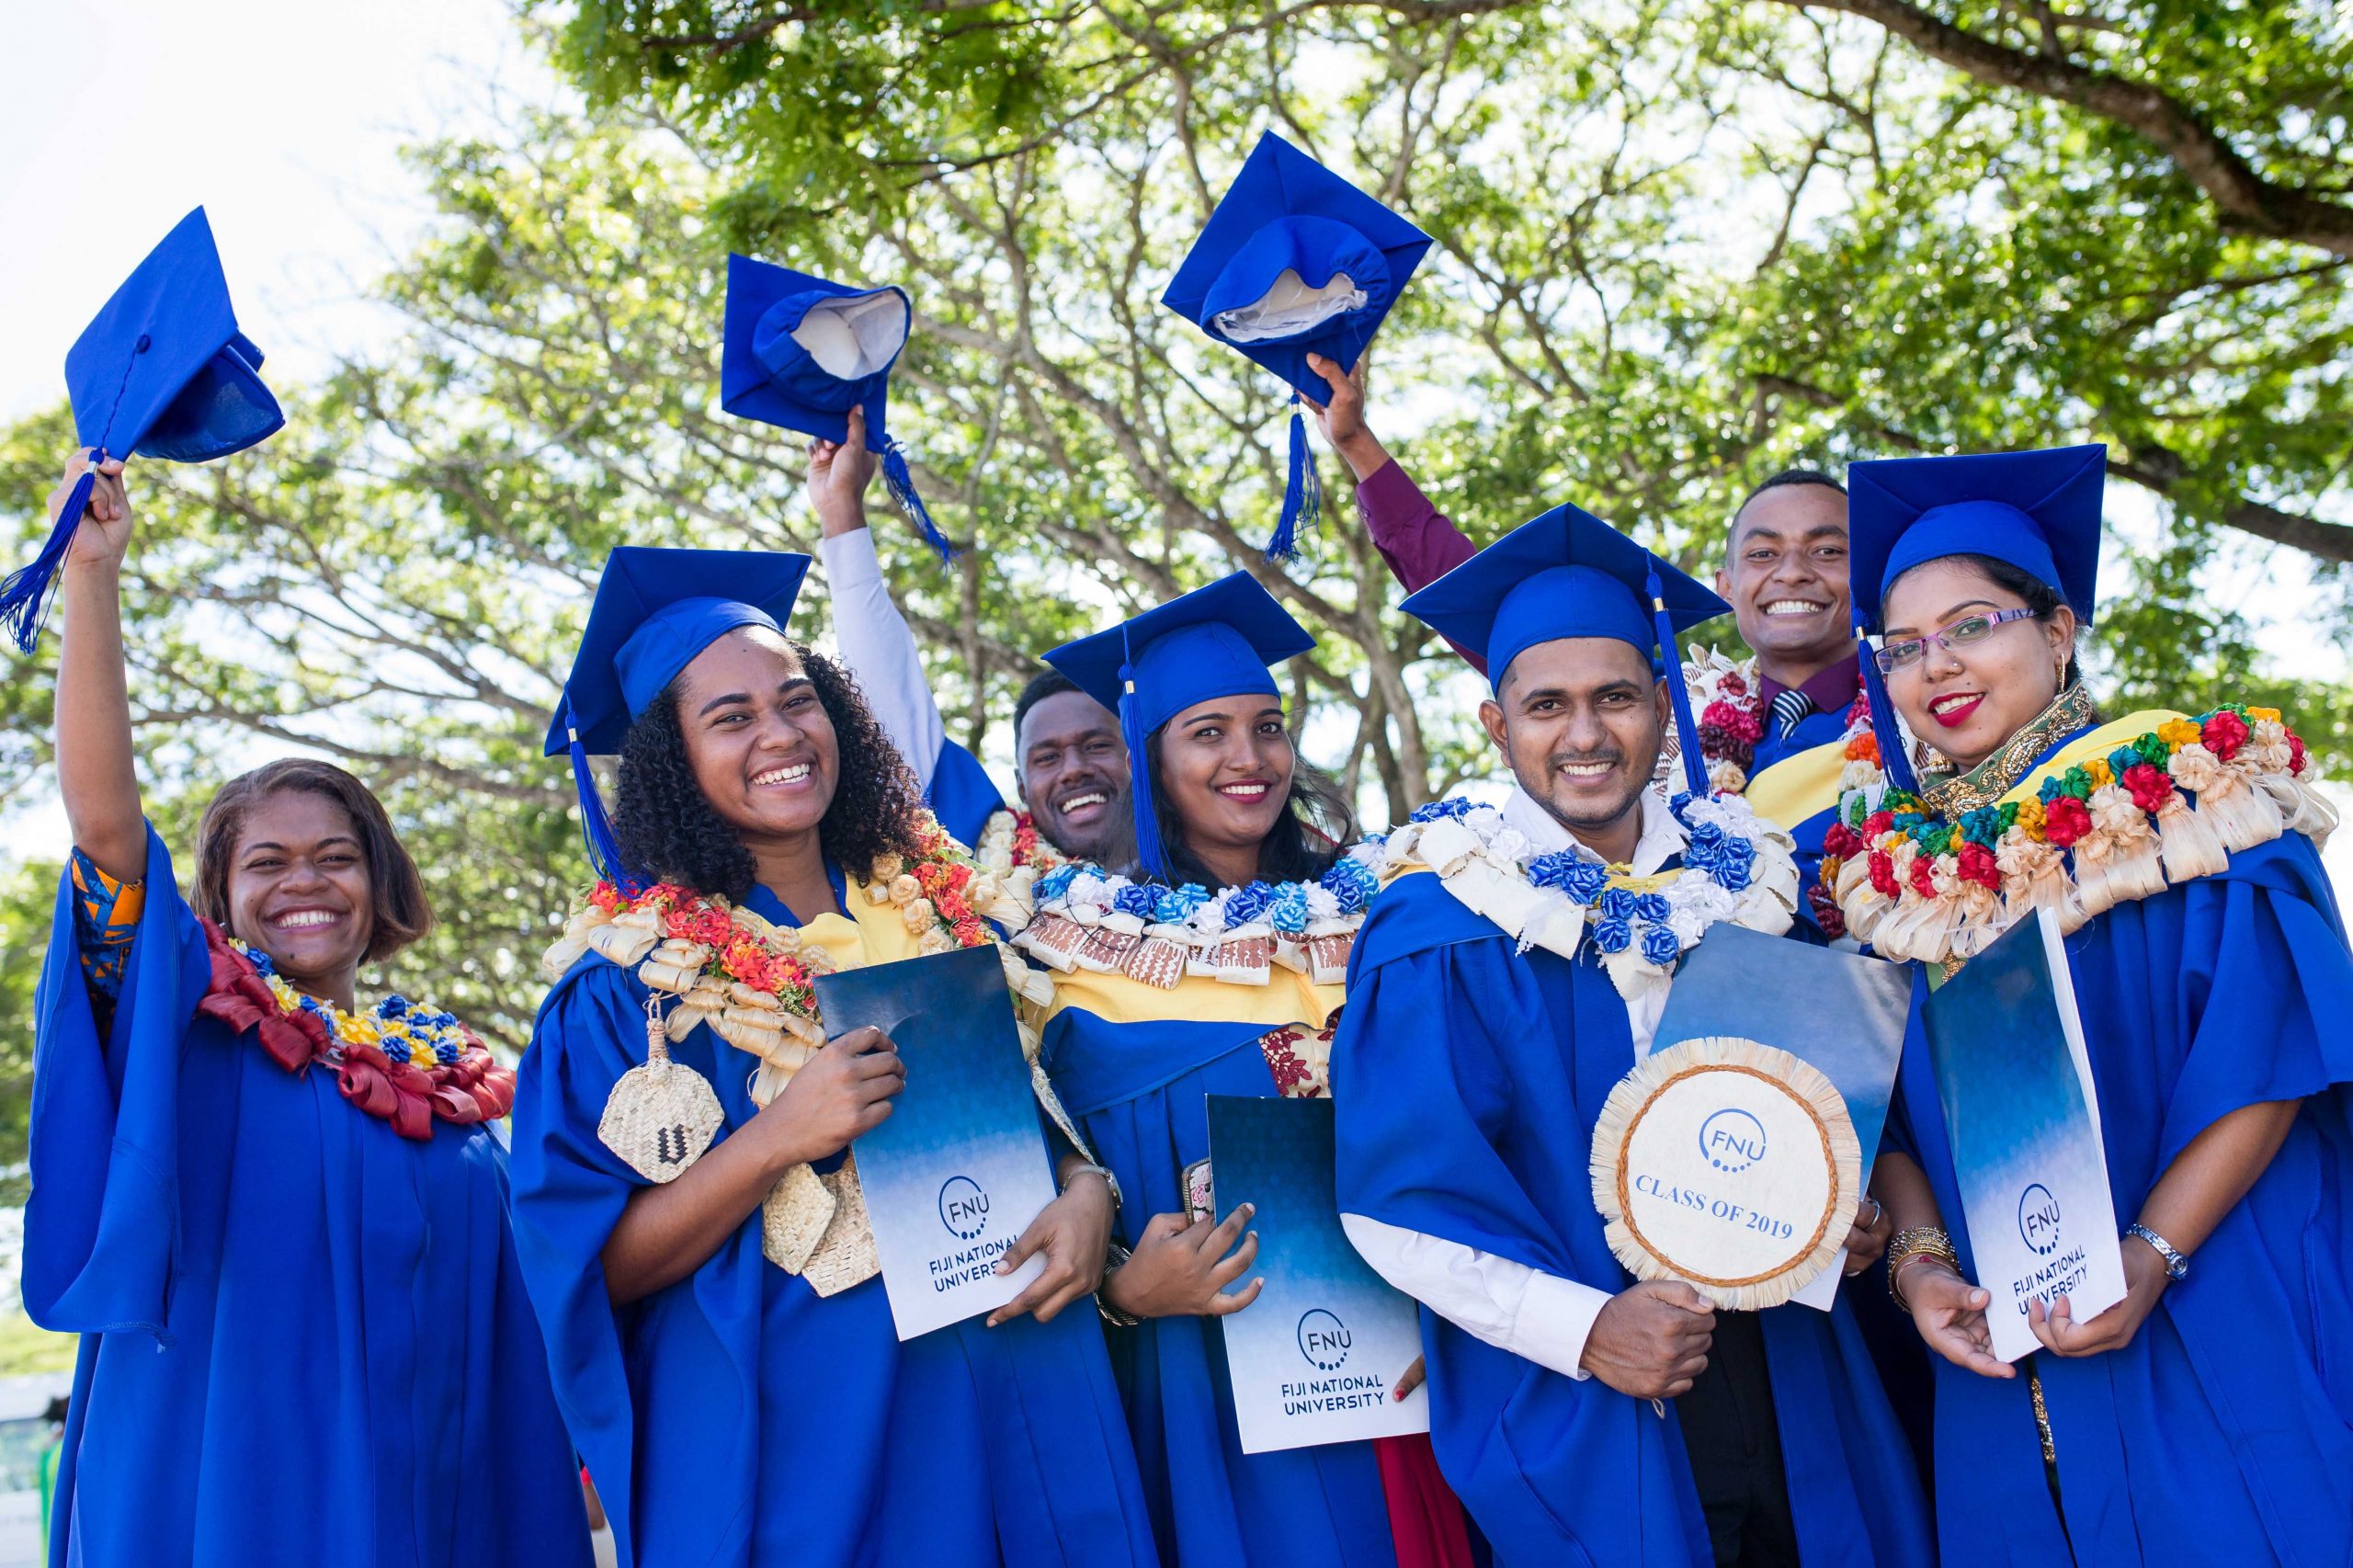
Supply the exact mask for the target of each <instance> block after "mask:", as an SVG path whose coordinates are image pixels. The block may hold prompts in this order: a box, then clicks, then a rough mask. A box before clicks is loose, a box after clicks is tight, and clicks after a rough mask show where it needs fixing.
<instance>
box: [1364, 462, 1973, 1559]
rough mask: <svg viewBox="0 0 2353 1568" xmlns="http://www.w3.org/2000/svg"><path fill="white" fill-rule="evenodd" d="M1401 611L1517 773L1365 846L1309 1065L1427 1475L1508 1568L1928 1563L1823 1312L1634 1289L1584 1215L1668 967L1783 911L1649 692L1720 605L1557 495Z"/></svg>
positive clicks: (1761, 836)
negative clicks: (1338, 1016)
mask: <svg viewBox="0 0 2353 1568" xmlns="http://www.w3.org/2000/svg"><path fill="white" fill-rule="evenodd" d="M1404 608H1406V610H1407V611H1409V612H1410V613H1412V614H1414V615H1415V616H1418V617H1419V618H1420V619H1423V620H1424V621H1425V622H1427V624H1428V625H1429V626H1430V627H1431V628H1432V629H1434V630H1436V631H1438V632H1440V633H1441V634H1443V635H1444V636H1446V637H1448V638H1449V639H1450V640H1451V641H1452V642H1455V643H1456V644H1457V645H1459V646H1461V647H1464V648H1467V649H1469V650H1472V652H1474V653H1478V654H1479V655H1481V656H1482V657H1483V658H1484V660H1485V661H1486V667H1487V669H1488V671H1489V672H1490V675H1491V677H1492V680H1493V694H1494V695H1493V697H1492V699H1490V700H1489V701H1487V702H1485V703H1483V705H1482V706H1481V709H1480V719H1481V722H1482V723H1483V725H1484V727H1485V728H1486V730H1487V733H1488V735H1489V737H1490V738H1491V739H1492V740H1493V741H1494V743H1495V746H1496V748H1497V749H1498V750H1499V751H1500V752H1501V753H1502V754H1503V756H1504V757H1505V759H1506V761H1507V762H1508V763H1509V764H1510V767H1511V769H1512V773H1513V776H1514V778H1515V780H1516V784H1515V788H1514V790H1513V791H1512V793H1511V795H1510V797H1509V798H1508V800H1507V801H1506V802H1505V803H1504V804H1503V805H1502V807H1501V808H1500V809H1498V808H1495V807H1491V806H1473V805H1472V804H1471V803H1470V802H1469V801H1464V800H1459V799H1458V800H1452V801H1439V802H1436V803H1435V804H1433V805H1431V806H1428V807H1425V808H1423V809H1421V810H1420V811H1417V812H1415V816H1414V820H1413V821H1412V822H1411V823H1409V824H1406V825H1405V826H1404V827H1403V828H1400V829H1399V830H1398V831H1397V832H1396V833H1395V834H1392V835H1391V837H1390V839H1389V841H1388V843H1387V845H1386V846H1385V847H1384V874H1385V875H1386V876H1388V877H1389V878H1390V879H1391V880H1390V881H1387V883H1386V885H1385V886H1384V887H1383V888H1382V890H1381V892H1380V893H1379V894H1378V895H1377V896H1376V898H1375V900H1374V903H1373V909H1372V913H1371V915H1370V918H1369V919H1368V920H1367V921H1366V923H1365V926H1364V930H1363V932H1362V934H1361V935H1360V937H1358V945H1357V951H1356V954H1355V960H1354V962H1353V964H1352V966H1351V968H1350V971H1349V976H1348V1008H1347V1014H1346V1016H1345V1017H1343V1019H1342V1021H1341V1024H1340V1027H1339V1031H1338V1038H1337V1040H1336V1043H1335V1048H1334V1052H1333V1061H1332V1074H1333V1087H1334V1096H1333V1097H1334V1100H1335V1102H1336V1107H1337V1113H1338V1140H1339V1142H1338V1186H1339V1199H1340V1207H1341V1209H1342V1210H1343V1223H1344V1224H1345V1225H1346V1227H1347V1232H1348V1235H1349V1238H1350V1240H1351V1241H1353V1242H1354V1243H1355V1244H1356V1246H1357V1249H1358V1252H1360V1253H1361V1254H1363V1256H1364V1257H1365V1259H1366V1261H1367V1262H1369V1263H1370V1264H1371V1265H1372V1266H1373V1267H1374V1268H1375V1269H1377V1270H1378V1271H1380V1273H1381V1275H1382V1276H1383V1277H1384V1278H1387V1279H1388V1280H1389V1282H1390V1283H1391V1284H1392V1285H1394V1286H1396V1287H1397V1288H1398V1289H1400V1290H1404V1291H1405V1292H1406V1293H1408V1294H1409V1295H1412V1296H1414V1297H1415V1298H1416V1299H1417V1300H1419V1301H1421V1302H1422V1303H1423V1308H1424V1311H1423V1314H1422V1324H1423V1341H1424V1346H1425V1348H1426V1350H1427V1358H1428V1363H1429V1386H1430V1410H1431V1437H1432V1439H1433V1442H1434V1443H1435V1445H1436V1449H1437V1454H1438V1463H1439V1465H1440V1467H1441V1469H1442V1470H1443V1471H1445V1474H1446V1477H1447V1480H1448V1481H1449V1483H1452V1485H1453V1487H1454V1489H1455V1491H1456V1492H1457V1493H1458V1494H1460V1495H1461V1498H1462V1500H1463V1503H1464V1504H1465V1506H1467V1507H1468V1508H1469V1509H1470V1511H1471V1514H1472V1517H1473V1519H1474V1520H1475V1521H1476V1522H1477V1524H1478V1526H1479V1528H1480V1529H1481V1530H1482V1531H1483V1532H1484V1533H1485V1535H1486V1537H1487V1539H1488V1540H1489V1541H1490V1542H1492V1543H1493V1545H1494V1547H1495V1555H1496V1559H1497V1561H1498V1562H1503V1563H1506V1564H1509V1565H1512V1568H1523V1565H1536V1564H1552V1563H1559V1562H1597V1563H1611V1564H1620V1563H1625V1564H1635V1563H1640V1564H1684V1565H1697V1564H1705V1563H1708V1562H1757V1563H1780V1562H1805V1563H1808V1564H1816V1563H1856V1564H1860V1563H1873V1564H1913V1563H1926V1562H1929V1561H1931V1553H1930V1547H1929V1542H1928V1537H1927V1519H1926V1511H1925V1507H1924V1506H1923V1503H1922V1499H1921V1495H1920V1491H1919V1485H1918V1481H1917V1477H1916V1475H1915V1473H1914V1470H1913V1466H1912V1462H1911V1459H1910V1456H1909V1454H1908V1452H1907V1450H1906V1449H1905V1446H1904V1440H1903V1438H1902V1436H1901V1435H1900V1432H1899V1431H1898V1429H1897V1427H1896V1425H1895V1419H1894V1415H1893V1412H1892V1411H1891V1410H1890V1408H1889V1406H1888V1403H1887V1401H1886V1398H1885V1396H1884V1395H1883V1394H1882V1393H1881V1390H1880V1387H1879V1384H1878V1382H1877V1380H1876V1377H1875V1375H1874V1373H1873V1370H1872V1367H1871V1362H1870V1357H1869V1355H1868V1354H1867V1352H1866V1350H1865V1348H1864V1346H1863V1343H1862V1340H1861V1337H1860V1335H1859V1333H1858V1332H1857V1330H1856V1327H1855V1324H1854V1322H1853V1319H1852V1317H1851V1315H1850V1312H1849V1310H1848V1307H1847V1302H1846V1301H1845V1300H1844V1299H1843V1298H1841V1299H1840V1300H1839V1301H1838V1302H1837V1304H1836V1307H1835V1309H1834V1310H1833V1311H1832V1312H1828V1313H1823V1312H1815V1311H1814V1310H1813V1309H1812V1308H1810V1307H1805V1306H1801V1305H1795V1304H1791V1305H1784V1306H1779V1307H1775V1308H1771V1309H1769V1310H1767V1311H1764V1312H1754V1313H1744V1312H1711V1310H1710V1308H1709V1305H1708V1302H1707V1301H1706V1300H1705V1299H1703V1298H1702V1297H1701V1296H1700V1295H1699V1293H1698V1292H1697V1291H1695V1290H1692V1289H1691V1288H1690V1287H1689V1286H1688V1285H1686V1284H1683V1283H1681V1282H1679V1281H1656V1282H1645V1283H1636V1282H1634V1281H1633V1280H1632V1279H1631V1278H1630V1277H1629V1276H1628V1275H1627V1273H1626V1271H1625V1270H1624V1269H1623V1268H1622V1267H1620V1265H1619V1262H1618V1259H1617V1258H1616V1257H1615V1256H1613V1255H1612V1253H1611V1251H1610V1249H1609V1246H1608V1241H1607V1239H1606V1235H1605V1226H1604V1221H1603V1219H1602V1216H1601V1215H1600V1213H1599V1212H1598V1211H1597V1209H1596V1207H1595V1204H1594V1199H1593V1182H1592V1176H1591V1174H1590V1167H1589V1162H1590V1159H1591V1151H1592V1145H1593V1134H1594V1129H1595V1125H1596V1123H1597V1120H1598V1119H1599V1118H1600V1116H1601V1114H1602V1110H1603V1107H1604V1104H1605V1102H1606V1101H1607V1100H1608V1096H1609V1093H1610V1091H1611V1089H1612V1088H1613V1087H1615V1086H1616V1085H1618V1084H1619V1082H1620V1080H1621V1079H1622V1078H1624V1077H1625V1075H1626V1074H1627V1073H1628V1072H1629V1071H1630V1070H1631V1069H1632V1068H1633V1067H1634V1065H1635V1064H1636V1063H1637V1062H1639V1061H1640V1060H1641V1059H1642V1057H1643V1055H1645V1054H1646V1053H1647V1051H1648V1049H1649V1045H1650V1040H1651V1036H1652V1033H1653V1031H1654V1029H1655V1028H1656V1027H1657V1024H1658V1020H1659V1017H1660V1015H1661V1013H1662V1011H1663V1010H1664V1008H1665V1002H1666V997H1667V994H1668V992H1669V989H1670V987H1671V984H1672V976H1673V973H1674V965H1675V963H1676V962H1677V959H1678V958H1679V957H1680V956H1681V954H1682V953H1683V952H1684V951H1685V950H1687V949H1689V948H1691V947H1692V946H1694V945H1695V944H1697V943H1699V942H1701V941H1703V940H1705V938H1706V933H1707V932H1708V930H1709V929H1711V927H1712V926H1715V925H1717V924H1719V923H1722V922H1725V921H1730V922H1732V923H1733V924H1736V925H1739V926H1745V927H1748V928H1750V929H1754V930H1759V931H1764V932H1768V933H1775V932H1780V931H1783V930H1785V929H1787V927H1788V926H1789V925H1790V919H1791V911H1792V904H1793V903H1794V901H1795V899H1796V896H1797V870H1796V867H1795V865H1794V863H1793V861H1792V859H1791V855H1790V843H1789V840H1788V838H1787V836H1786V835H1782V834H1781V833H1779V830H1778V829H1776V828H1774V827H1773V826H1772V825H1771V824H1768V823H1764V822H1761V821H1760V820H1758V819H1757V818H1756V816H1755V815H1754V814H1753V813H1751V812H1749V811H1748V810H1747V808H1746V807H1745V805H1744V804H1742V803H1741V802H1740V801H1738V800H1737V798H1725V799H1721V800H1714V799H1711V798H1710V797H1709V795H1708V792H1707V784H1706V779H1705V776H1704V774H1703V773H1702V772H1701V769H1700V764H1699V756H1698V748H1697V746H1696V745H1694V744H1692V736H1691V724H1690V719H1689V715H1688V712H1685V711H1680V709H1681V695H1682V694H1681V687H1680V683H1679V682H1677V681H1672V680H1668V681H1662V680H1661V679H1660V676H1662V674H1665V673H1667V672H1670V671H1672V670H1674V669H1675V668H1676V665H1677V652H1676V634H1677V632H1678V631H1682V630H1684V629H1687V628H1688V627H1690V626H1693V625H1696V624H1698V623H1699V622H1701V621H1704V620H1707V619H1711V618H1712V617H1714V616H1717V615H1720V614H1722V613H1724V611H1725V608H1726V607H1725V605H1724V604H1723V602H1722V600H1721V599H1719V598H1717V597H1716V596H1715V595H1713V594H1711V593H1710V592H1709V591H1708V590H1707V589H1706V588H1704V587H1702V586H1700V585H1699V584H1698V583H1696V582H1693V581H1692V580H1691V579H1689V578H1688V577H1686V576H1685V575H1683V574H1681V573H1678V572H1677V571H1675V570H1674V569H1673V568H1672V567H1669V566H1666V565H1665V564H1663V563H1661V562H1656V561H1655V560H1654V559H1653V558H1652V557H1651V556H1650V555H1649V553H1648V552H1647V551H1644V550H1643V549H1642V548H1641V547H1640V546H1638V545H1636V544H1635V543H1633V541H1631V540H1628V539H1626V538H1625V537H1624V536H1623V535H1620V534H1619V533H1618V532H1617V531H1616V530H1614V529H1612V528H1609V527H1608V525H1607V524H1605V523H1603V522H1601V521H1600V520H1599V519H1597V518H1595V517H1591V516H1589V515H1588V514H1586V513H1585V512H1582V511H1580V510H1578V509H1577V508H1575V507H1574V506H1562V507H1557V508H1555V509H1554V510H1552V511H1551V512H1548V513H1546V514H1545V515H1544V516H1542V517H1538V518H1537V519H1535V520H1534V521H1532V522H1529V523H1528V524H1525V525H1523V526H1522V527H1520V528H1517V529H1515V530H1513V531H1512V532H1511V533H1509V534H1506V536H1505V537H1504V538H1503V539H1501V540H1497V541H1496V542H1495V543H1494V544H1492V545H1490V546H1488V547H1487V549H1485V550H1484V551H1481V552H1479V554H1477V555H1475V556H1473V557H1472V559H1471V560H1470V561H1468V562H1465V563H1463V564H1462V565H1461V566H1458V567H1456V568H1455V569H1454V570H1453V571H1451V572H1449V573H1448V574H1446V575H1445V576H1443V577H1441V578H1439V579H1438V581H1437V582H1436V583H1434V584H1432V585H1429V586H1428V587H1427V588H1424V589H1422V590H1421V591H1420V592H1418V593H1415V594H1414V595H1412V596H1411V597H1408V598H1407V599H1406V600H1405V605H1404ZM1670 722H1672V723H1675V724H1677V725H1678V726H1679V727H1680V728H1681V730H1682V733H1683V738H1684V746H1683V751H1682V758H1683V761H1682V766H1681V767H1680V768H1679V769H1678V770H1677V776H1676V778H1675V779H1674V780H1673V781H1672V783H1673V785H1674V787H1675V788H1676V789H1677V794H1676V795H1675V796H1673V797H1672V798H1670V797H1669V796H1668V795H1666V794H1665V793H1664V792H1662V791H1660V790H1655V789H1654V788H1653V787H1652V786H1651V782H1650V781H1651V778H1652V776H1653V772H1654V768H1655V767H1656V764H1657V761H1658V757H1659V755H1660V751H1661V747H1662V744H1663V739H1664V736H1665V732H1666V729H1667V726H1668V725H1669V723H1670ZM1474 865H1475V866H1476V867H1477V868H1479V869H1481V871H1482V874H1481V875H1479V876H1477V877H1467V876H1465V875H1464V874H1463V872H1464V869H1465V868H1469V867H1472V866H1474ZM1474 888H1476V889H1483V890H1484V892H1483V896H1482V899H1481V902H1480V904H1479V907H1475V908H1474V907H1473V904H1472V903H1470V902H1466V897H1467V896H1468V895H1467V892H1464V891H1458V889H1461V890H1471V889H1474ZM1866 1153H1868V1151H1867V1152H1866ZM1849 1242H1850V1244H1866V1243H1865V1242H1864V1240H1863V1238H1860V1237H1857V1236H1852V1235H1850V1237H1849Z"/></svg>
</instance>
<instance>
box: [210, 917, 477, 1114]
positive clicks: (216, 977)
mask: <svg viewBox="0 0 2353 1568" xmlns="http://www.w3.org/2000/svg"><path fill="white" fill-rule="evenodd" d="M199 924H201V925H202V926H203V927H204V943H205V949H206V951H207V953H208V954H209V955H210V958H211V960H212V978H211V982H210V983H209V984H208V985H207V986H206V987H205V991H204V994H203V996H201V997H200V998H199V999H198V1001H197V1004H196V1010H197V1011H198V1012H199V1013H201V1014H203V1015H204V1016H205V1017H208V1018H217V1019H219V1020H220V1021H221V1022H222V1023H224V1024H226V1025H228V1026H229V1028H232V1029H234V1030H236V1031H237V1032H238V1033H240V1034H242V1033H244V1031H245V1030H247V1029H251V1030H253V1032H254V1038H255V1039H256V1040H259V1041H260V1042H261V1047H262V1049H263V1050H264V1051H268V1052H269V1056H270V1060H271V1061H273V1062H277V1063H278V1065H279V1066H280V1067H283V1068H285V1069H286V1071H288V1072H289V1073H292V1074H298V1075H299V1074H301V1073H302V1072H304V1071H305V1070H306V1069H308V1068H309V1067H310V1066H311V1064H312V1063H313V1062H318V1063H321V1064H323V1065H325V1066H328V1067H332V1068H334V1069H335V1085H336V1087H338V1088H339V1089H341V1090H342V1091H343V1097H344V1098H345V1099H347V1100H349V1101H350V1102H351V1103H352V1104H353V1105H356V1106H358V1108H360V1109H361V1110H364V1111H366V1112H367V1113H368V1114H369V1116H372V1117H375V1118H376V1119H379V1120H381V1121H389V1122H391V1123H392V1131H395V1132H397V1133H399V1134H400V1135H401V1136H402V1137H404V1138H410V1139H415V1140H416V1141H417V1142H424V1141H425V1140H426V1139H429V1138H431V1137H432V1136H433V1124H434V1123H435V1122H436V1121H448V1122H454V1123H456V1124H458V1125H460V1126H469V1125H471V1124H472V1123H474V1122H478V1121H495V1120H497V1119H499V1118H500V1117H502V1116H505V1115H506V1112H507V1110H508V1109H509V1108H512V1107H513V1105H514V1104H515V1072H514V1069H512V1068H510V1067H502V1066H500V1065H499V1064H498V1061H497V1059H496V1058H495V1057H494V1056H492V1055H491V1053H490V1048H489V1047H487V1046H485V1045H483V1042H482V1040H481V1038H480V1037H479V1036H477V1035H475V1034H474V1033H473V1031H472V1030H471V1029H466V1028H463V1026H462V1025H461V1026H460V1032H461V1033H463V1034H464V1036H465V1038H466V1049H465V1051H464V1052H463V1053H462V1054H460V1056H459V1058H458V1060H457V1061H456V1062H452V1063H449V1064H447V1065H445V1064H443V1063H441V1062H435V1063H434V1064H432V1065H431V1066H429V1067H419V1066H415V1065H414V1064H412V1063H410V1062H395V1061H393V1060H392V1058H391V1057H389V1056H387V1055H385V1054H384V1052H383V1051H381V1049H379V1048H378V1047H376V1046H372V1045H363V1044H360V1043H358V1041H354V1040H337V1039H335V1036H334V1035H333V1033H332V1032H331V1031H330V1030H329V1029H328V1028H327V1025H326V1020H325V1019H324V1018H322V1017H319V1016H318V1015H317V1014H315V1013H310V1012H304V1011H301V1010H300V1009H295V1008H289V1007H287V1006H284V1005H282V1004H281V1003H280V1002H279V1001H278V997H277V995H276V994H275V993H273V992H272V991H271V990H270V988H269V984H268V983H267V981H265V980H264V979H263V978H262V976H261V971H259V970H257V969H256V968H255V967H254V965H253V960H250V959H248V958H246V957H245V955H244V954H243V953H241V952H239V951H237V949H235V948H233V947H232V946H231V945H230V942H229V938H228V937H227V936H226V935H225V934H223V933H222V929H221V927H220V926H216V925H214V924H213V923H212V922H211V921H210V920H200V921H199Z"/></svg>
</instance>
